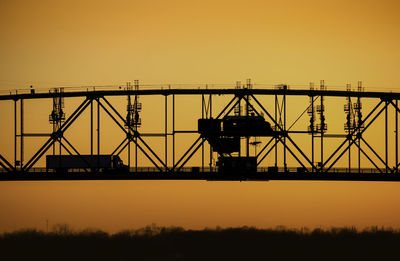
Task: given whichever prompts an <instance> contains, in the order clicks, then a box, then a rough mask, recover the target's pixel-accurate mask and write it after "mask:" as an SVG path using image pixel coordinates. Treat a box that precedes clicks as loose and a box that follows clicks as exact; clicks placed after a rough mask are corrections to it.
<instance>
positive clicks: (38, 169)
mask: <svg viewBox="0 0 400 261" xmlns="http://www.w3.org/2000/svg"><path fill="white" fill-rule="evenodd" d="M115 171H116V172H118V170H115ZM121 171H122V170H121ZM136 171H137V172H138V173H149V172H152V173H160V175H163V174H168V173H171V172H170V171H160V170H159V169H158V168H156V167H138V168H135V167H131V168H130V169H129V172H131V173H135V172H136ZM6 172H7V170H6V169H3V168H0V173H6ZM28 172H29V173H57V171H56V170H53V169H46V168H43V167H36V168H31V169H29V171H28ZM67 172H68V173H85V172H91V170H90V169H79V168H77V169H68V170H67ZM93 172H98V171H97V170H93ZM100 172H102V170H100ZM209 172H218V169H217V168H215V167H212V168H210V167H204V168H202V167H183V168H181V169H179V171H174V173H185V174H193V175H195V174H196V173H209ZM283 172H286V173H307V172H312V170H311V168H307V169H304V168H298V167H287V168H286V169H285V168H284V167H278V168H274V167H272V168H271V167H259V168H257V173H283ZM382 172H385V170H382V171H379V170H378V169H376V168H361V169H358V168H351V169H349V168H331V169H330V170H329V171H328V172H327V173H328V174H329V173H332V174H333V173H349V174H351V173H360V174H381V173H382Z"/></svg>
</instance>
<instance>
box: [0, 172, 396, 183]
mask: <svg viewBox="0 0 400 261" xmlns="http://www.w3.org/2000/svg"><path fill="white" fill-rule="evenodd" d="M23 180H26V181H35V180H37V181H40V180H209V181H213V180H215V181H217V180H220V181H224V180H225V181H228V180H235V181H268V180H315V181H318V180H320V181H400V173H376V172H374V171H372V172H366V171H363V172H353V171H352V172H346V171H338V170H336V171H332V172H327V173H318V172H315V173H311V172H290V170H288V171H283V170H279V171H278V172H265V171H259V172H257V173H252V174H234V175H230V174H222V173H218V172H210V171H204V172H201V171H200V172H197V171H194V172H193V171H182V172H160V171H152V170H151V171H138V172H134V171H130V172H127V171H126V172H116V171H109V172H86V171H74V172H67V173H57V172H54V171H39V172H38V171H36V172H35V171H30V172H2V173H0V181H23Z"/></svg>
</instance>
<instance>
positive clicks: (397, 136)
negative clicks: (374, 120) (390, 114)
mask: <svg viewBox="0 0 400 261" xmlns="http://www.w3.org/2000/svg"><path fill="white" fill-rule="evenodd" d="M397 108H398V106H397V99H396V109H395V110H394V113H395V119H396V120H395V121H396V126H395V134H396V137H395V139H396V140H395V147H396V148H395V154H396V164H395V166H396V173H398V172H399V166H398V164H399V114H398V112H397Z"/></svg>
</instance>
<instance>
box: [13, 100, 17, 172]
mask: <svg viewBox="0 0 400 261" xmlns="http://www.w3.org/2000/svg"><path fill="white" fill-rule="evenodd" d="M14 168H15V169H16V168H17V100H14Z"/></svg>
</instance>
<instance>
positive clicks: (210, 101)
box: [208, 94, 213, 171]
mask: <svg viewBox="0 0 400 261" xmlns="http://www.w3.org/2000/svg"><path fill="white" fill-rule="evenodd" d="M208 101H209V106H210V119H211V118H212V94H210V97H209V99H208ZM212 160H213V149H212V147H211V144H210V171H212Z"/></svg>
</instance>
